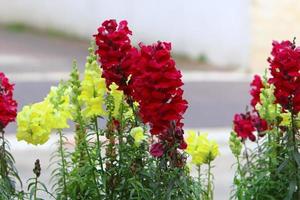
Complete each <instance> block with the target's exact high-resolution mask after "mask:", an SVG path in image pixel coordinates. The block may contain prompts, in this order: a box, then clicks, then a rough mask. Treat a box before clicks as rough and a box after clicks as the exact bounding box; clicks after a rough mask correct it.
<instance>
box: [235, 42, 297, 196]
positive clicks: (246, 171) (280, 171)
mask: <svg viewBox="0 0 300 200" xmlns="http://www.w3.org/2000/svg"><path fill="white" fill-rule="evenodd" d="M299 53H300V52H299V48H297V47H296V45H295V43H294V42H290V41H283V42H281V43H278V42H274V43H273V49H272V57H271V58H269V62H270V76H268V75H267V73H266V75H265V76H264V77H263V78H261V77H259V76H258V75H256V76H255V77H254V80H253V82H252V83H251V87H252V89H251V91H250V93H251V96H252V100H251V106H252V110H251V111H247V112H246V113H245V114H237V115H236V116H235V120H234V125H233V129H234V131H233V132H232V133H231V136H230V142H229V143H230V148H231V150H232V153H233V155H234V156H235V158H236V161H237V162H236V165H235V166H236V169H237V170H236V174H235V177H234V187H233V193H232V199H243V200H244V199H246V200H247V199H285V200H289V199H293V200H296V199H300V173H299V169H300V162H299V161H300V159H299V158H300V154H299V125H298V121H299V115H298V114H299V106H298V95H299V93H298V88H299V78H298V77H299V66H298V64H296V63H297V62H298V60H299V55H300V54H299ZM248 139H250V140H251V141H252V144H250V145H251V148H249V147H247V146H248V145H249V144H248V143H249V141H248ZM242 148H243V151H244V153H243V155H241V150H242Z"/></svg>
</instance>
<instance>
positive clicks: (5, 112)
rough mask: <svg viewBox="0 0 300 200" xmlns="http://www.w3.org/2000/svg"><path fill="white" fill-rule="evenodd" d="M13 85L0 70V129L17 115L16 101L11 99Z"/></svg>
mask: <svg viewBox="0 0 300 200" xmlns="http://www.w3.org/2000/svg"><path fill="white" fill-rule="evenodd" d="M13 90H14V85H13V84H10V83H9V80H8V78H7V77H6V76H5V75H4V74H3V73H2V72H0V129H3V128H5V127H6V126H7V125H8V124H9V123H10V122H13V121H15V118H16V116H17V102H16V101H15V100H14V99H13Z"/></svg>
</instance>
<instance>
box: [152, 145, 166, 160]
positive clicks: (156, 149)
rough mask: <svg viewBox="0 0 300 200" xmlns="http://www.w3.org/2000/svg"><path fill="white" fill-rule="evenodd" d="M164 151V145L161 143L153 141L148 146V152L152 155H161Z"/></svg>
mask: <svg viewBox="0 0 300 200" xmlns="http://www.w3.org/2000/svg"><path fill="white" fill-rule="evenodd" d="M164 151H165V150H164V145H163V144H162V143H155V144H152V145H151V147H150V154H151V155H152V156H153V157H162V156H163V155H164Z"/></svg>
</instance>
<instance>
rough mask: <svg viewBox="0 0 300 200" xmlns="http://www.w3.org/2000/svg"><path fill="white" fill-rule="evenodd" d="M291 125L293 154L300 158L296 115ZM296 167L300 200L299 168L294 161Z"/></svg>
mask: <svg viewBox="0 0 300 200" xmlns="http://www.w3.org/2000/svg"><path fill="white" fill-rule="evenodd" d="M291 123H292V131H291V133H292V145H293V148H294V149H293V151H294V153H293V154H296V156H299V150H298V144H297V140H296V134H297V132H298V130H297V127H296V124H295V115H294V114H293V113H292V119H291ZM294 165H295V168H296V171H297V172H296V182H297V199H300V180H299V173H300V172H299V166H298V163H297V161H296V160H295V159H294Z"/></svg>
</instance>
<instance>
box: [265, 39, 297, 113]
mask: <svg viewBox="0 0 300 200" xmlns="http://www.w3.org/2000/svg"><path fill="white" fill-rule="evenodd" d="M271 54H272V56H273V58H269V59H268V61H269V62H270V71H271V75H272V78H270V83H273V84H274V86H275V92H274V95H275V97H276V101H277V103H279V104H280V105H281V106H282V107H283V108H284V109H287V110H290V111H291V112H293V113H298V112H299V111H300V48H299V47H296V46H295V45H294V44H293V43H292V42H290V41H283V42H281V43H279V42H273V49H272V52H271Z"/></svg>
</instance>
